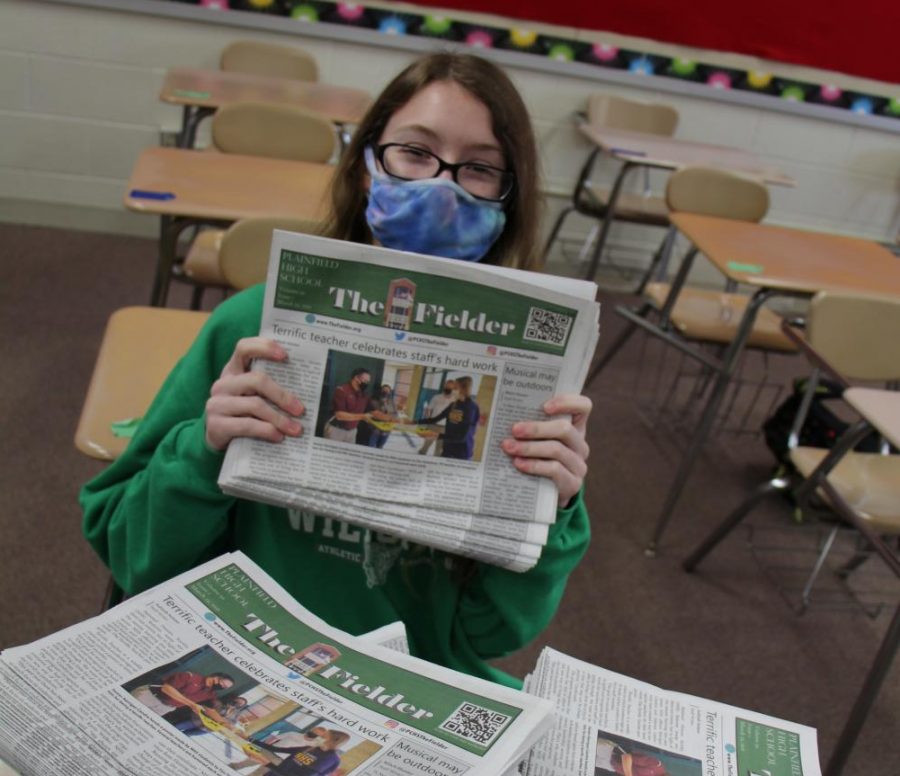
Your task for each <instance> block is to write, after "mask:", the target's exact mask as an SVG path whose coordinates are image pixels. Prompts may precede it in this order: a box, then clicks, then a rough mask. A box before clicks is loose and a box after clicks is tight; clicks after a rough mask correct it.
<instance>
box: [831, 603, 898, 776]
mask: <svg viewBox="0 0 900 776" xmlns="http://www.w3.org/2000/svg"><path fill="white" fill-rule="evenodd" d="M898 644H900V605H898V606H897V609H896V611H895V612H894V619H892V620H891V624H890V626H889V627H888V630H887V633H886V634H885V635H884V639H883V640H882V642H881V646H880V647H879V648H878V654H877V655H875V660H873V661H872V667H871V668H870V669H869V673H868V674H867V675H866V680H865V681H864V682H863V686H862V689H861V690H860V691H859V695H858V696H857V698H856V702H855V703H854V704H853V708H852V709H851V710H850V716H849V717H847V721H846V722H845V723H844V729H843V730H842V731H841V735H840V736H839V737H838V740H837V743H836V744H835V746H834V750H833V751H832V753H831V758H830V759H829V760H828V765H827V766H825V770H824V772H823V773H824V776H840V774H841V772H842V771H843V770H844V765H846V763H847V758H848V757H849V756H850V751H851V750H852V749H853V745H854V744H855V743H856V737H857V736H858V735H859V731H860V730H862V726H863V723H864V722H865V721H866V717H867V716H868V714H869V709H870V708H871V707H872V703H873V702H874V700H875V696H876V695H877V694H878V690H879V689H880V688H881V683H882V682H883V681H884V677H885V676H887V672H888V671H889V670H890V668H891V662H892V661H893V659H894V655H896V654H897V645H898Z"/></svg>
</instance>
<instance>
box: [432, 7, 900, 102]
mask: <svg viewBox="0 0 900 776" xmlns="http://www.w3.org/2000/svg"><path fill="white" fill-rule="evenodd" d="M417 4H418V5H422V6H438V7H444V8H446V7H448V5H452V7H454V8H458V9H460V10H468V11H478V12H481V13H493V14H498V15H501V16H507V17H509V18H511V19H515V20H522V21H523V22H527V21H528V20H532V21H540V22H545V23H548V24H557V25H562V26H565V27H577V28H580V29H588V30H605V31H610V32H617V33H620V34H622V35H631V36H635V37H641V38H651V39H653V40H658V41H664V42H667V43H676V44H682V45H685V46H695V47H699V48H707V49H716V50H719V51H730V52H736V53H742V54H750V55H753V56H758V57H764V58H766V59H772V60H776V61H780V62H789V63H793V64H798V65H807V66H810V67H816V68H821V69H824V70H835V71H838V72H841V73H847V74H850V75H857V76H863V77H866V78H874V79H876V80H880V81H887V82H889V83H894V84H900V54H898V52H900V1H898V0H856V1H855V2H852V1H851V0H742V1H740V2H735V1H734V0H730V1H729V0H624V1H623V2H618V3H614V4H613V3H609V4H608V3H598V2H596V1H595V2H590V1H589V0H569V2H564V3H554V2H548V0H544V2H538V1H537V0H479V1H478V2H475V1H474V0H450V2H449V3H448V2H447V0H443V2H442V1H441V0H417ZM650 53H652V52H650ZM898 92H900V88H898Z"/></svg>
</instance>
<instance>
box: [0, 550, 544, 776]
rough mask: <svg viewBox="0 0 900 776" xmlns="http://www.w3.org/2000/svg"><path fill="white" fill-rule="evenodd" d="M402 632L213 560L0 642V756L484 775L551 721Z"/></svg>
mask: <svg viewBox="0 0 900 776" xmlns="http://www.w3.org/2000/svg"><path fill="white" fill-rule="evenodd" d="M385 643H389V644H392V645H395V646H399V647H400V650H401V651H395V650H393V649H388V648H386V647H385V646H382V645H383V644H385ZM404 644H405V632H404V630H403V628H402V626H397V625H392V626H388V627H387V628H384V629H380V630H379V631H378V632H376V633H373V634H368V635H367V636H366V637H358V638H357V637H353V636H350V635H349V634H346V633H343V632H341V631H339V630H336V629H334V628H331V627H330V626H328V625H327V624H326V623H324V622H323V621H321V620H320V619H318V618H316V617H315V616H313V615H312V614H311V613H309V612H308V611H306V610H305V609H303V608H302V607H301V606H300V605H299V604H297V603H296V602H295V601H294V600H293V599H291V598H290V597H289V596H288V595H287V594H286V593H285V592H284V591H283V590H282V589H281V588H280V587H279V586H278V585H277V584H276V583H275V582H274V581H273V580H272V579H271V578H270V577H269V576H268V575H267V574H265V572H263V571H262V570H261V569H260V568H259V567H258V566H256V565H255V564H254V563H253V562H251V561H250V560H249V559H248V558H246V557H245V556H243V555H242V554H241V553H232V554H229V555H225V556H222V557H221V558H218V559H216V560H214V561H211V562H209V563H207V564H204V565H203V566H201V567H198V568H197V569H194V570H193V571H191V572H188V573H186V574H183V575H181V576H179V577H176V578H175V579H173V580H171V581H170V582H167V583H165V584H162V585H159V586H157V587H156V588H153V589H152V590H150V591H148V592H146V593H143V594H141V595H139V596H136V597H135V598H132V599H128V600H126V601H125V602H124V603H122V604H120V605H119V606H116V607H114V608H113V609H110V610H109V611H107V612H106V613H104V614H102V615H100V616H98V617H95V618H93V619H91V620H88V621H86V622H84V623H81V624H79V625H75V626H72V627H70V628H67V629H65V630H63V631H60V632H59V633H56V634H54V635H52V636H48V637H47V638H44V639H41V640H39V641H37V642H35V643H34V644H31V645H28V646H23V647H15V648H11V649H8V650H6V651H5V652H3V653H2V655H0V761H5V762H6V763H8V764H9V765H10V766H11V767H13V768H15V769H16V770H18V772H20V773H21V774H23V775H26V776H27V774H40V775H41V776H45V775H48V774H49V775H50V776H52V775H53V774H60V775H64V776H78V775H79V774H91V775H92V776H102V775H104V774H128V775H130V776H131V775H133V776H143V775H144V774H146V775H147V776H158V774H161V773H162V774H165V773H171V774H179V775H181V774H187V775H191V774H235V773H240V774H257V775H261V774H264V773H285V774H292V773H306V772H310V773H312V772H316V773H325V772H333V771H334V772H337V769H338V768H339V769H340V770H339V772H340V773H341V774H344V775H345V776H346V775H347V774H353V776H405V775H406V774H409V776H421V774H429V775H430V776H460V774H466V775H467V776H478V775H479V774H484V775H485V776H488V775H489V776H496V774H501V773H505V772H507V771H509V770H510V769H512V768H514V767H515V766H516V764H517V763H519V762H520V761H521V760H522V758H523V756H524V755H525V753H526V751H527V748H528V746H530V745H531V744H532V743H533V742H534V741H535V740H536V739H538V738H539V737H540V736H541V735H542V734H543V732H544V731H545V730H546V729H547V727H548V726H549V725H550V724H551V721H552V704H551V703H550V702H549V701H546V700H542V699H539V698H534V697H531V696H529V695H527V694H525V693H522V692H518V691H516V690H511V689H509V688H505V687H501V686H499V685H495V684H492V683H490V682H486V681H483V680H480V679H476V678H473V677H470V676H466V675H463V674H460V673H458V672H455V671H451V670H449V669H444V668H441V667H439V666H435V665H432V664H431V663H428V662H426V661H423V660H420V659H417V658H414V657H411V656H409V655H407V654H403V652H402V649H403V645H404ZM178 693H180V694H181V698H182V699H186V701H187V702H185V700H181V701H175V702H173V701H172V699H173V698H175V699H177V698H178V697H179V695H178ZM167 699H168V700H167ZM179 704H180V705H179ZM302 766H305V767H307V768H310V769H311V770H309V771H307V770H304V769H303V767H302ZM314 768H315V769H317V770H315V769H314ZM329 768H331V770H329Z"/></svg>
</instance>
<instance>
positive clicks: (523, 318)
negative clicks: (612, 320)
mask: <svg viewBox="0 0 900 776" xmlns="http://www.w3.org/2000/svg"><path fill="white" fill-rule="evenodd" d="M595 295H596V286H595V284H594V283H590V282H587V281H583V280H574V279H571V278H563V277H557V276H552V275H544V274H538V273H532V272H524V271H521V270H512V269H507V268H502V267H493V266H488V265H480V264H472V263H467V262H461V261H452V260H446V259H436V258H432V257H428V256H420V255H418V254H412V253H405V252H400V251H390V250H387V249H384V248H380V247H372V246H365V245H357V244H354V243H348V242H343V241H336V240H328V239H325V238H321V237H314V236H310V235H302V234H294V233H290V232H280V231H276V232H275V236H274V239H273V242H272V250H271V254H270V260H269V270H268V278H267V283H266V290H265V302H264V307H263V316H262V324H261V332H260V333H261V335H262V336H264V337H269V338H272V339H274V340H276V341H277V342H279V343H280V344H281V345H282V346H283V347H284V348H285V350H286V351H287V352H288V359H287V360H286V361H285V362H279V363H274V362H263V361H260V362H257V363H256V364H255V365H254V367H253V368H254V369H260V370H264V371H266V372H267V373H269V374H270V375H271V376H272V377H273V378H274V379H275V380H276V381H277V382H279V383H280V384H281V385H283V386H284V387H286V388H288V389H289V390H291V391H293V392H294V393H295V394H297V396H298V397H299V398H300V399H301V401H302V402H303V404H304V405H305V407H306V415H305V416H304V418H303V419H302V421H301V422H302V424H303V427H304V428H303V434H302V435H301V436H300V437H297V438H287V439H285V440H284V442H282V443H281V444H270V443H267V442H263V441H258V440H252V439H245V438H241V439H237V440H234V441H233V442H232V443H231V445H230V446H229V448H228V453H227V455H226V457H225V461H224V464H223V466H222V471H221V475H220V478H219V485H220V486H221V488H222V489H223V490H224V491H225V492H227V493H230V494H233V495H236V496H240V497H243V498H248V499H254V500H257V501H264V502H268V503H272V504H276V505H279V506H284V507H288V508H293V509H296V510H301V511H306V512H313V513H316V514H319V515H323V516H325V517H333V518H336V519H340V520H344V521H346V522H348V523H352V524H354V525H357V526H360V527H363V528H367V529H371V530H373V531H379V532H383V533H388V534H392V535H394V536H397V537H400V538H402V539H406V540H409V541H411V542H415V543H417V544H422V545H426V546H430V547H434V548H437V549H440V550H445V551H448V552H453V553H455V554H458V555H464V556H467V557H471V558H474V559H476V560H480V561H484V562H488V563H492V564H495V565H499V566H502V567H504V568H508V569H513V570H516V571H525V570H527V569H529V568H531V567H532V566H533V565H534V564H535V563H536V562H537V560H538V559H539V558H540V555H541V550H542V549H543V547H544V545H545V544H546V541H547V534H548V530H549V528H550V526H551V525H552V524H553V521H554V519H555V516H556V508H557V492H556V488H555V486H554V484H553V483H552V482H551V481H549V480H548V479H546V478H543V477H535V476H530V475H526V474H523V473H521V472H519V471H518V470H517V469H516V468H515V467H514V466H513V464H512V462H511V460H510V458H509V457H508V456H507V455H506V453H504V452H503V451H502V450H501V446H500V443H501V441H502V440H503V439H505V438H507V437H509V436H510V429H511V427H512V425H513V423H515V422H516V421H520V420H541V419H545V418H546V417H547V416H546V415H545V414H544V412H543V410H542V406H543V404H544V402H546V401H547V400H548V399H549V398H551V397H552V396H555V395H557V394H563V393H578V392H580V390H581V387H582V386H583V384H584V379H585V376H586V374H587V370H588V367H589V365H590V362H591V357H592V355H593V352H594V348H595V346H596V343H597V337H598V333H599V314H600V308H599V304H598V303H597V302H596V301H595ZM442 398H443V400H444V403H443V405H441V404H440V402H441V399H442ZM441 407H442V408H441Z"/></svg>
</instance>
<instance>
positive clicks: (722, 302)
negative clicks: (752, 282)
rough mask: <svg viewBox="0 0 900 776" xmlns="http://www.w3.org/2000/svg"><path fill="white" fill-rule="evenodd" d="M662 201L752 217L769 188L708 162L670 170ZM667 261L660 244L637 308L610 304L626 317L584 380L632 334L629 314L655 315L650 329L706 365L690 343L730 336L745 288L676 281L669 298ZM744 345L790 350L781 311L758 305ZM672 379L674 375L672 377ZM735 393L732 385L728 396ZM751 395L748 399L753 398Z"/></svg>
mask: <svg viewBox="0 0 900 776" xmlns="http://www.w3.org/2000/svg"><path fill="white" fill-rule="evenodd" d="M666 205H667V207H668V208H669V211H670V212H687V213H699V214H702V215H709V216H715V217H721V218H731V219H735V220H742V221H754V222H756V221H761V220H762V219H763V218H764V217H765V215H766V212H767V211H768V209H769V194H768V190H767V189H766V186H765V184H763V183H761V182H760V181H757V180H755V179H752V178H746V177H743V176H741V175H738V174H737V173H733V172H729V171H726V170H720V169H714V168H704V167H686V168H684V169H682V170H679V171H677V172H675V173H673V174H672V175H671V176H670V178H669V181H668V183H667V185H666ZM674 231H675V230H674V227H670V235H669V236H667V239H666V240H665V241H664V244H665V243H668V244H670V245H671V243H672V242H673V241H674ZM696 254H697V249H696V248H691V249H690V250H689V251H688V253H687V255H686V256H685V257H684V259H683V261H682V263H681V266H680V267H679V269H678V275H677V278H676V280H675V282H676V283H678V284H681V283H683V282H684V281H685V279H686V278H687V276H688V273H689V272H690V270H691V267H692V265H693V261H694V258H695V257H696ZM667 261H668V255H667V253H666V252H665V251H662V250H661V251H659V252H657V255H656V256H655V257H654V258H653V260H652V262H651V264H650V266H649V268H648V269H647V272H646V273H645V275H644V277H643V279H642V281H641V283H640V286H639V288H638V291H639V292H640V293H642V294H643V296H644V301H643V303H642V304H641V306H640V307H639V308H638V310H637V311H635V312H634V313H632V311H630V310H623V309H622V308H616V311H617V312H618V313H620V314H623V315H625V317H626V318H628V319H629V323H628V325H627V326H626V327H625V329H623V331H622V333H621V334H620V335H619V337H618V338H617V339H615V340H614V341H613V342H612V343H611V344H610V346H609V347H608V348H607V350H606V352H605V353H604V354H603V356H602V357H601V358H600V360H599V361H598V362H597V364H595V366H594V367H593V369H592V370H591V372H590V374H589V375H588V379H587V384H590V382H591V381H592V380H593V379H594V378H595V377H596V376H597V375H598V374H600V372H601V371H602V370H603V368H604V367H605V366H606V365H607V364H608V363H609V362H610V360H612V358H613V357H614V356H615V354H616V353H618V351H619V350H620V349H621V348H622V346H623V345H624V344H625V343H626V342H627V341H628V340H629V339H630V338H631V336H632V335H633V334H634V332H635V330H636V329H637V324H636V323H635V322H634V321H633V318H634V317H637V318H642V319H646V318H648V317H649V316H650V315H655V316H657V317H658V318H659V324H658V327H656V328H654V329H653V330H652V331H651V332H650V333H652V334H655V335H657V334H658V336H660V337H661V338H662V339H663V340H664V341H666V342H667V343H668V344H671V345H674V346H675V347H676V348H679V349H681V350H682V352H683V353H686V354H687V355H688V356H697V358H698V360H700V362H701V363H702V364H704V366H706V367H709V366H710V361H709V359H707V358H706V357H705V356H703V355H702V354H700V353H699V351H698V350H697V349H696V347H695V346H697V345H700V346H708V345H712V346H713V348H714V349H715V350H716V351H721V350H722V349H723V348H724V347H726V346H727V345H728V344H730V343H731V342H732V340H733V339H734V336H735V334H736V332H737V327H738V324H739V323H740V321H741V318H742V317H743V314H744V311H745V309H746V307H747V304H748V302H749V300H750V298H749V297H748V296H746V295H745V294H741V293H735V292H734V290H733V289H731V288H729V287H726V289H725V290H723V291H715V290H709V289H703V288H696V287H690V286H682V287H681V290H680V292H679V294H678V297H677V299H675V300H674V302H669V301H668V297H669V291H670V290H671V288H672V285H671V284H669V283H668V282H664V281H662V280H660V279H659V278H660V277H662V276H663V275H664V274H665V272H666V269H667V267H666V264H667ZM685 343H690V344H691V347H685V346H684V345H685ZM747 347H748V348H752V349H755V350H758V351H763V352H765V353H769V352H776V353H794V352H795V350H796V348H795V345H794V343H793V342H792V341H791V340H790V339H789V338H788V337H786V336H785V335H784V334H783V332H782V330H781V317H780V316H778V315H777V314H775V313H774V312H772V311H771V310H769V309H768V308H762V309H761V310H760V311H759V314H758V315H757V317H756V320H755V321H754V324H753V329H752V330H751V332H750V336H749V338H748V340H747ZM677 379H678V378H677V377H676V381H677ZM765 379H766V378H765V376H763V377H761V378H760V379H759V383H758V386H757V399H758V398H759V395H760V394H761V388H760V387H761V386H763V385H764V384H765ZM673 391H674V384H673ZM673 391H670V393H672V392H673ZM736 395H737V391H735V394H734V397H736ZM757 399H754V403H755V401H756V400H757ZM752 409H753V407H752V405H751V407H750V408H749V410H747V411H746V412H745V418H746V417H748V416H749V413H750V411H752Z"/></svg>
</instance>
